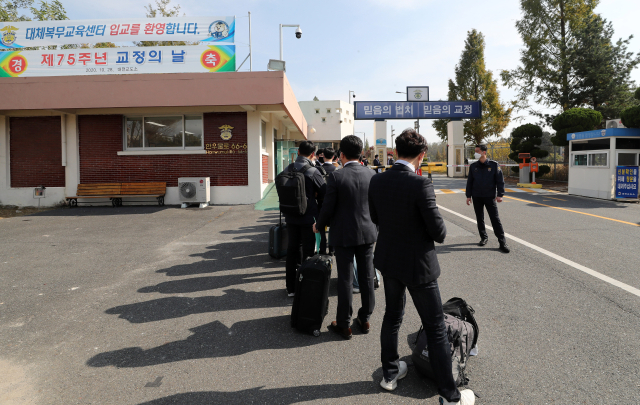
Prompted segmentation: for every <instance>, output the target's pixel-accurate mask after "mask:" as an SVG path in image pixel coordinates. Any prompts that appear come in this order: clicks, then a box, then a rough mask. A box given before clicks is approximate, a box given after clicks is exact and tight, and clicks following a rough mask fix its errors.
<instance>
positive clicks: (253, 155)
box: [247, 111, 262, 203]
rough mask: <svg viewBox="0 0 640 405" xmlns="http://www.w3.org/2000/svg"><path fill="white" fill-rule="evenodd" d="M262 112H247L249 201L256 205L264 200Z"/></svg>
mask: <svg viewBox="0 0 640 405" xmlns="http://www.w3.org/2000/svg"><path fill="white" fill-rule="evenodd" d="M261 125H262V118H261V114H260V111H248V112H247V161H248V173H247V180H248V181H247V183H248V187H249V200H250V202H251V203H256V202H258V201H260V200H261V199H262V147H261V146H260V126H261Z"/></svg>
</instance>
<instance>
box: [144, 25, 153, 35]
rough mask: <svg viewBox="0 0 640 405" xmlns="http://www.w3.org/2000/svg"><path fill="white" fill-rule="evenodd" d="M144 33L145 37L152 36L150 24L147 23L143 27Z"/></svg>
mask: <svg viewBox="0 0 640 405" xmlns="http://www.w3.org/2000/svg"><path fill="white" fill-rule="evenodd" d="M144 33H145V34H146V35H151V34H153V24H151V23H147V24H145V25H144Z"/></svg>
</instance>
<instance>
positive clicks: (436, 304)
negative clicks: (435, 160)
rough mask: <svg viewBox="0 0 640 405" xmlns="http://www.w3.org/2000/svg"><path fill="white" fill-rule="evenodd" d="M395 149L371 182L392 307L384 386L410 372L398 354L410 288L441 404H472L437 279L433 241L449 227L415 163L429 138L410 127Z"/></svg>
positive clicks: (381, 265) (385, 332) (384, 341)
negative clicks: (461, 380) (394, 157)
mask: <svg viewBox="0 0 640 405" xmlns="http://www.w3.org/2000/svg"><path fill="white" fill-rule="evenodd" d="M396 148H397V149H396V150H397V152H398V161H397V162H396V163H395V165H393V166H392V167H391V168H390V169H389V170H386V171H385V172H384V173H380V174H377V175H375V176H374V177H373V179H372V180H371V185H370V186H369V211H370V213H371V220H372V221H373V222H374V223H375V224H376V225H378V227H379V234H378V241H377V243H376V250H375V255H374V264H375V267H376V268H377V269H379V270H380V272H381V273H382V277H383V279H384V296H385V300H386V305H387V307H386V311H385V314H384V318H383V321H382V329H381V331H380V345H381V360H382V373H383V378H382V381H380V386H381V387H382V388H384V389H386V390H388V391H393V390H395V389H396V388H397V385H398V380H400V379H402V378H404V377H406V376H407V364H406V363H405V362H404V361H400V356H399V354H398V330H399V329H400V325H401V324H402V318H403V316H404V307H405V304H406V295H405V292H406V290H409V294H410V295H411V299H412V300H413V303H414V305H415V307H416V310H417V311H418V315H419V316H420V319H421V321H422V326H423V327H424V330H425V332H426V334H427V342H428V345H429V360H430V362H431V365H432V366H433V370H434V374H435V375H436V383H437V385H438V392H439V394H440V396H441V398H440V404H458V405H472V404H474V403H475V396H474V394H473V391H471V390H464V391H462V392H460V391H459V390H458V388H457V387H456V383H455V381H454V379H453V375H452V372H451V351H450V347H449V340H448V338H447V333H446V327H445V323H444V313H443V311H442V301H441V298H440V289H439V287H438V281H437V279H438V277H439V276H440V265H439V264H438V258H437V256H436V250H435V245H434V242H438V243H442V242H444V239H445V236H446V234H447V229H446V227H445V224H444V220H443V218H442V216H441V215H440V212H439V211H438V207H437V205H436V195H435V191H434V189H433V184H432V183H431V180H430V179H429V178H428V177H421V176H418V175H417V174H416V166H417V165H419V164H420V163H422V159H423V158H424V155H425V153H426V151H427V141H426V139H425V138H424V137H423V136H422V135H420V134H418V133H417V132H416V131H415V130H414V129H407V130H405V131H404V132H402V134H400V136H398V138H396Z"/></svg>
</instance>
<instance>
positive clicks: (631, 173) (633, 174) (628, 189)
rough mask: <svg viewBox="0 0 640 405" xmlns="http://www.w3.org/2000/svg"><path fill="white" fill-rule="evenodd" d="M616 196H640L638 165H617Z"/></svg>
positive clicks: (635, 197)
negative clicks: (639, 193) (639, 190)
mask: <svg viewBox="0 0 640 405" xmlns="http://www.w3.org/2000/svg"><path fill="white" fill-rule="evenodd" d="M616 198H633V199H637V198H638V166H617V167H616Z"/></svg>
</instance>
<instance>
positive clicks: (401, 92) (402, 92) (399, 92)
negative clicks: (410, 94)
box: [396, 91, 407, 94]
mask: <svg viewBox="0 0 640 405" xmlns="http://www.w3.org/2000/svg"><path fill="white" fill-rule="evenodd" d="M396 93H398V94H407V93H405V92H404V91H396Z"/></svg>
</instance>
